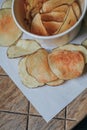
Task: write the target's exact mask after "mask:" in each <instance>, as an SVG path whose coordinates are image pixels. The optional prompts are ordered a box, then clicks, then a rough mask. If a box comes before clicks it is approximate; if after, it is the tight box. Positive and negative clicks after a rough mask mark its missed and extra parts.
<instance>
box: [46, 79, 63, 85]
mask: <svg viewBox="0 0 87 130" xmlns="http://www.w3.org/2000/svg"><path fill="white" fill-rule="evenodd" d="M62 83H64V80H63V79H57V80H55V81H52V82H48V83H46V84H47V85H49V86H58V85H61V84H62Z"/></svg>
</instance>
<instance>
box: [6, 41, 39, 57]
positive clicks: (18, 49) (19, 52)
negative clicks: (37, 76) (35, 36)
mask: <svg viewBox="0 0 87 130" xmlns="http://www.w3.org/2000/svg"><path fill="white" fill-rule="evenodd" d="M40 48H41V46H40V45H39V44H38V43H37V42H36V41H34V40H27V39H26V40H25V39H20V40H18V41H17V42H16V44H14V45H12V46H10V47H9V48H8V50H7V56H8V57H9V58H16V57H20V56H24V55H28V54H31V53H34V52H35V51H37V50H38V49H40Z"/></svg>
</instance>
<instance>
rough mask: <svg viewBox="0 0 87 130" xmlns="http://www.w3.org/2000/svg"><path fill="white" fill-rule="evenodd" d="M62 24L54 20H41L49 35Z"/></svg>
mask: <svg viewBox="0 0 87 130" xmlns="http://www.w3.org/2000/svg"><path fill="white" fill-rule="evenodd" d="M62 24H63V23H62V22H54V21H50V22H43V25H44V27H45V28H46V30H47V32H48V33H49V34H50V35H52V34H54V33H55V32H56V31H58V30H59V29H60V28H61V26H62Z"/></svg>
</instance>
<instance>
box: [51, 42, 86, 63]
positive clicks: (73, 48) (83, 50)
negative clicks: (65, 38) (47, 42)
mask: <svg viewBox="0 0 87 130" xmlns="http://www.w3.org/2000/svg"><path fill="white" fill-rule="evenodd" d="M53 50H54V51H56V50H69V51H80V52H81V53H82V54H83V55H84V58H85V63H87V49H86V48H85V47H84V46H82V45H76V44H67V45H64V46H60V47H58V48H56V49H53Z"/></svg>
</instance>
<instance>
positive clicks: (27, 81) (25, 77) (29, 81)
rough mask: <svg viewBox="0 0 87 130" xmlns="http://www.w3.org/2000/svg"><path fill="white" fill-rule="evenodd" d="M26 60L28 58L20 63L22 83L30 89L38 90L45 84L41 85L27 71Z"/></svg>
mask: <svg viewBox="0 0 87 130" xmlns="http://www.w3.org/2000/svg"><path fill="white" fill-rule="evenodd" d="M26 59H27V57H25V58H23V59H22V60H21V61H20V62H19V66H18V67H19V68H18V69H19V76H20V78H21V81H22V83H23V84H24V85H25V86H26V87H28V88H36V87H39V86H42V85H44V84H43V83H39V82H38V81H37V80H36V79H35V78H34V77H32V76H31V75H30V74H29V73H28V72H27V71H26Z"/></svg>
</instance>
